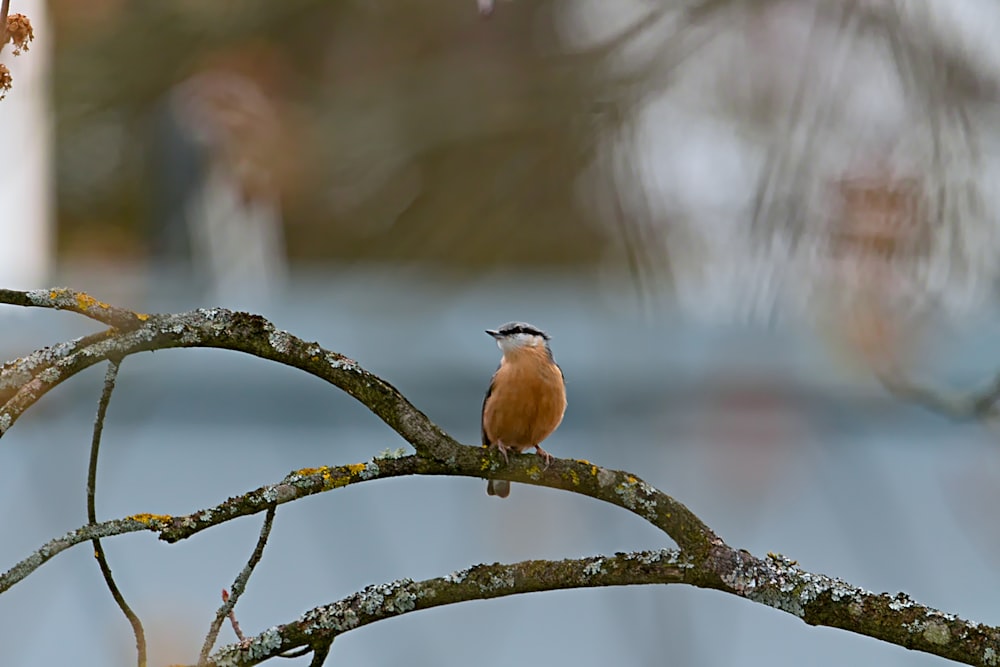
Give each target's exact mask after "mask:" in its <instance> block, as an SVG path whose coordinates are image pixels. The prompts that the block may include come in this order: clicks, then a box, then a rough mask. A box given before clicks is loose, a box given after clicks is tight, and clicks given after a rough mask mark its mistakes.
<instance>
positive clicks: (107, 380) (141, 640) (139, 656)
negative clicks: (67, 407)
mask: <svg viewBox="0 0 1000 667" xmlns="http://www.w3.org/2000/svg"><path fill="white" fill-rule="evenodd" d="M119 365H120V361H119V360H117V359H110V360H109V361H108V371H107V373H106V374H105V375H104V389H103V391H101V400H100V402H98V404H97V419H95V420H94V437H93V439H92V440H91V443H90V466H89V469H88V471H87V521H88V523H89V525H91V526H94V525H97V508H96V503H95V498H96V495H97V457H98V454H99V452H100V450H101V434H102V433H103V432H104V418H105V416H106V415H107V413H108V404H109V403H110V402H111V393H112V392H113V391H114V390H115V381H116V380H117V379H118V367H119ZM91 543H92V544H93V545H94V558H96V559H97V564H98V565H99V566H100V568H101V574H103V575H104V582H105V583H106V584H107V585H108V590H109V591H111V597H113V598H114V599H115V602H116V603H118V608H119V609H121V610H122V613H123V614H125V618H127V619H128V622H129V625H131V626H132V633H133V634H134V635H135V651H136V662H137V664H138V665H139V667H146V633H145V632H144V631H143V628H142V621H141V620H139V616H138V615H137V614H136V613H135V612H134V611H132V608H131V607H129V605H128V602H126V601H125V596H124V595H122V592H121V590H119V588H118V585H117V584H116V583H115V579H114V577H113V576H112V575H111V566H110V565H108V559H107V557H106V556H105V554H104V547H103V546H101V540H100V538H97V537H95V538H93V539H92V540H91Z"/></svg>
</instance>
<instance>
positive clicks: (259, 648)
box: [0, 291, 1000, 666]
mask: <svg viewBox="0 0 1000 667" xmlns="http://www.w3.org/2000/svg"><path fill="white" fill-rule="evenodd" d="M10 294H12V293H11V292H10V291H6V292H2V291H0V302H2V301H3V298H4V297H5V295H8V296H9V295H10ZM13 294H14V295H15V296H17V297H18V298H21V297H20V296H18V295H20V294H24V293H13ZM53 298H54V299H55V301H53V304H55V303H58V304H62V303H63V302H62V301H59V299H58V298H56V297H53ZM31 305H39V304H38V303H32V304H31ZM43 307H57V306H56V305H51V304H49V305H45V306H43ZM59 307H63V306H62V305H60V306H59ZM82 310H86V308H82ZM98 310H99V312H105V311H107V312H113V313H119V315H120V317H121V318H124V319H123V321H125V323H126V324H128V325H129V326H130V327H131V329H130V330H127V331H116V332H111V334H110V335H106V336H104V337H103V338H102V339H101V340H90V341H88V342H87V343H86V344H82V343H81V344H77V345H76V346H75V348H73V349H72V350H66V353H65V354H60V355H58V357H59V358H58V359H56V360H55V361H54V363H53V364H52V365H50V366H48V367H46V368H45V370H43V371H41V372H38V373H28V374H27V379H25V376H24V374H23V373H22V374H21V377H19V378H18V379H16V380H15V379H12V378H11V377H6V376H5V374H6V373H7V372H8V371H7V369H8V368H9V367H8V366H5V367H4V368H3V371H2V372H0V386H9V387H16V390H15V391H14V394H13V395H12V396H11V397H10V398H9V399H8V400H7V401H6V403H5V404H4V405H3V406H2V407H0V433H2V431H4V430H6V429H8V428H10V426H11V425H12V424H13V422H14V420H16V419H17V417H18V416H19V415H20V414H22V413H23V412H24V410H25V409H27V407H29V406H30V405H32V404H34V402H36V401H37V400H38V399H39V398H40V397H41V396H42V395H44V394H45V393H46V392H47V391H48V390H49V389H51V388H52V387H54V386H56V385H57V384H59V383H60V382H62V381H63V380H65V379H66V378H68V377H71V376H72V375H73V374H75V373H77V372H79V371H80V370H82V369H84V368H87V367H89V366H91V365H93V364H95V363H98V362H99V361H101V360H104V359H109V358H112V359H113V358H124V357H125V356H128V355H130V354H135V353H137V352H142V351H148V350H153V349H165V348H171V347H216V348H220V349H230V350H237V351H242V352H246V353H248V354H252V355H255V356H258V357H261V358H265V359H271V360H273V361H277V362H279V363H283V364H286V365H289V366H293V367H296V368H299V369H301V370H303V371H306V372H308V373H310V374H312V375H315V376H317V377H320V378H322V379H324V380H326V381H328V382H330V383H331V384H333V385H335V386H337V387H339V388H341V389H342V390H344V391H345V392H347V393H348V394H350V395H351V396H353V397H354V398H355V399H357V400H358V401H360V402H361V403H363V404H364V405H366V406H367V407H368V408H369V409H370V410H372V412H374V413H375V414H376V415H378V416H379V417H380V418H381V419H382V420H383V421H385V422H386V424H388V425H389V426H390V427H392V428H393V429H394V430H395V431H396V432H397V433H398V434H399V435H401V436H402V437H403V438H404V439H406V440H407V441H408V442H409V443H411V444H412V445H413V446H414V448H415V449H416V451H417V454H416V455H411V456H403V457H388V458H378V459H375V460H372V461H370V462H368V463H364V464H353V465H346V466H335V467H321V468H313V469H305V470H299V471H296V472H293V473H291V474H289V475H288V476H287V477H285V479H283V480H282V481H281V482H279V483H277V484H272V485H268V486H264V487H261V488H259V489H256V490H254V491H251V492H249V493H246V494H243V495H241V496H238V497H235V498H231V499H229V500H226V501H225V502H222V503H220V504H218V505H216V506H215V507H213V508H209V509H206V510H202V511H199V512H195V513H193V514H189V515H187V516H183V517H170V516H162V515H149V514H142V515H134V516H131V517H126V518H124V519H119V520H116V521H108V522H103V523H99V524H94V525H88V526H84V527H83V528H81V529H79V530H76V531H73V532H71V533H69V534H67V535H65V536H63V537H62V538H59V539H56V540H53V541H51V542H49V543H48V544H46V545H45V546H43V547H42V548H41V549H39V550H38V551H36V552H35V553H33V554H31V555H30V556H29V557H28V558H26V559H25V560H24V561H22V562H20V563H18V564H17V565H15V566H14V567H13V568H11V569H10V570H9V571H8V572H6V573H4V574H3V575H0V592H2V591H4V590H6V589H7V588H9V587H10V586H12V585H13V584H15V583H17V582H18V581H20V580H21V579H23V578H24V577H26V576H27V575H28V574H30V573H31V572H33V571H34V570H35V569H37V568H38V567H39V566H40V565H42V564H43V563H44V562H46V561H47V560H48V559H49V558H51V557H52V556H54V555H55V554H57V553H59V552H61V551H63V550H65V549H67V548H69V547H70V546H73V545H74V544H78V543H79V542H81V541H86V540H90V539H93V538H95V537H107V536H110V535H116V534H124V533H127V532H137V531H139V530H149V531H153V532H156V533H157V534H158V535H159V537H160V539H163V540H165V541H167V542H176V541H178V540H181V539H185V538H187V537H190V536H191V535H194V534H196V533H198V532H200V531H202V530H205V529H207V528H210V527H211V526H215V525H218V524H221V523H224V522H226V521H229V520H232V519H234V518H236V517H239V516H248V515H251V514H256V513H258V512H261V511H270V510H272V509H273V508H274V507H276V506H277V505H281V504H284V503H287V502H291V501H293V500H296V499H298V498H301V497H304V496H308V495H313V494H316V493H321V492H325V491H329V490H332V489H335V488H341V487H345V486H349V485H351V484H356V483H360V482H364V481H369V480H374V479H385V478H389V477H398V476H403V475H452V476H467V477H478V478H487V477H492V478H496V479H508V480H511V481H517V482H523V483H527V484H536V485H540V486H547V487H551V488H557V489H563V490H567V491H573V492H575V493H580V494H582V495H587V496H590V497H592V498H596V499H599V500H603V501H605V502H608V503H611V504H614V505H617V506H619V507H622V508H624V509H627V510H628V511H630V512H632V513H633V514H636V515H638V516H639V517H641V518H643V519H645V520H646V521H649V522H650V523H652V524H653V525H655V526H657V527H659V528H660V529H661V530H663V531H664V532H665V533H666V534H667V535H669V536H670V537H671V538H672V539H673V540H674V541H675V542H676V543H677V544H678V546H679V547H680V550H679V551H663V552H653V553H652V554H646V555H642V554H639V555H635V554H631V555H628V554H619V555H617V556H615V557H611V558H605V557H595V558H590V559H580V560H573V561H561V562H552V561H528V562H525V563H519V564H515V565H492V566H477V567H474V568H472V569H470V570H468V571H464V572H462V573H456V574H454V575H450V576H449V577H444V578H439V579H431V580H427V581H425V582H419V583H414V582H412V581H409V580H407V581H402V582H397V583H395V584H389V585H383V586H376V587H370V588H369V589H366V590H365V591H363V592H361V593H358V594H357V595H354V596H351V597H350V598H346V599H344V600H341V601H340V602H338V603H334V604H332V605H328V606H325V607H319V608H316V609H314V610H312V611H311V612H308V613H307V614H305V615H304V616H303V617H301V618H300V619H299V620H297V621H295V622H293V623H290V624H287V625H283V626H278V627H276V628H272V629H271V630H268V631H266V632H264V633H262V634H261V635H258V636H257V637H255V638H253V639H252V640H251V641H250V642H249V643H248V644H247V645H246V646H245V647H241V646H237V647H232V646H230V647H224V648H223V649H220V650H219V651H218V652H217V653H216V654H215V656H213V657H212V658H211V659H210V662H209V664H240V665H244V664H245V665H249V664H256V663H259V662H261V661H262V660H265V659H267V658H269V657H271V656H272V655H277V654H278V653H282V652H285V651H287V650H289V649H294V648H300V649H304V648H306V647H308V648H309V649H311V650H312V651H313V653H314V657H316V659H318V660H320V661H322V658H323V656H325V652H324V651H325V650H326V647H327V645H328V643H329V642H330V641H332V640H333V638H335V637H336V636H337V635H338V634H340V633H342V632H344V631H346V630H349V629H352V628H354V627H358V626H360V625H364V624H366V623H370V622H374V621H376V620H380V619H381V618H386V617H389V616H394V615H399V614H401V613H407V612H409V611H415V610H417V609H426V608H429V607H433V606H438V605H441V604H450V603H452V602H460V601H464V600H471V599H485V598H491V597H501V596H505V595H512V594H516V593H524V592H532V591H541V590H554V589H557V588H580V587H590V586H608V585H628V584H645V583H687V584H690V585H694V586H698V587H702V588H711V589H716V590H721V591H725V592H728V593H731V594H733V595H737V596H739V597H743V598H746V599H750V600H753V601H755V602H759V603H761V604H766V605H769V606H772V607H775V608H777V609H780V610H782V611H785V612H788V613H791V614H794V615H796V616H798V617H800V618H802V619H803V620H804V621H805V622H807V623H809V624H813V625H826V626H830V627H837V628H843V629H846V630H850V631H852V632H856V633H859V634H864V635H868V636H871V637H874V638H877V639H881V640H883V641H887V642H891V643H894V644H898V645H900V646H904V647H907V648H911V649H916V650H921V651H925V652H928V653H932V654H935V655H939V656H942V657H945V658H949V659H952V660H957V661H960V662H965V663H967V664H974V665H977V664H978V665H993V666H995V665H997V664H998V662H1000V629H998V628H993V627H988V626H983V625H979V624H976V623H972V622H969V621H964V620H961V619H959V618H957V617H956V616H954V615H951V614H945V613H942V612H940V611H937V610H934V609H931V608H928V607H925V606H923V605H920V604H918V603H916V602H913V601H912V600H910V599H909V598H907V597H906V596H905V595H896V596H894V597H892V596H889V595H887V594H875V593H871V592H869V591H866V590H864V589H861V588H857V587H854V586H851V585H849V584H847V583H845V582H843V581H841V580H838V579H832V578H830V577H826V576H824V575H817V574H812V573H809V572H806V571H804V570H801V569H800V568H798V567H796V566H795V564H794V563H793V562H792V561H788V560H785V559H783V558H781V557H769V558H767V559H759V558H756V557H754V556H752V555H751V554H749V553H747V552H745V551H742V550H739V551H738V550H735V549H733V548H732V547H730V546H728V545H727V544H725V542H723V541H722V540H721V539H720V538H719V537H718V536H717V535H715V533H714V532H712V530H711V529H710V528H709V527H708V526H706V525H705V524H704V523H703V522H702V521H701V520H700V519H699V518H698V517H697V516H695V515H694V514H693V513H692V512H691V511H690V510H689V509H687V507H685V506H684V505H683V504H681V503H680V502H678V501H676V500H675V499H673V498H672V497H670V496H669V495H667V494H665V493H663V492H661V491H658V490H656V489H655V488H653V487H652V486H650V485H649V484H647V483H646V482H644V481H642V480H641V479H639V478H638V477H637V476H635V475H632V474H630V473H628V472H624V471H616V470H609V469H606V468H602V467H599V466H596V465H593V464H591V463H589V462H587V461H572V460H568V459H556V460H555V461H554V462H553V463H552V464H551V465H550V466H548V467H547V468H546V467H542V466H540V465H539V459H538V457H537V456H534V455H529V454H521V455H513V456H511V461H510V464H509V465H505V464H502V463H501V462H500V460H499V458H498V457H494V456H493V453H492V452H491V451H490V450H488V449H486V448H482V447H469V446H465V445H461V444H459V443H458V442H456V441H455V440H454V439H452V438H451V437H450V436H448V435H447V434H446V433H445V432H444V431H442V430H441V429H440V428H439V427H437V426H436V425H435V424H434V423H433V422H431V421H430V420H429V419H428V418H427V417H426V416H425V415H424V414H423V413H422V412H420V411H419V410H417V409H416V407H414V406H413V405H412V404H411V403H410V402H409V401H407V400H406V398H404V397H403V396H402V395H401V394H400V393H399V392H398V391H397V390H396V389H395V388H394V387H392V385H390V384H389V383H387V382H385V381H384V380H382V379H381V378H378V377H377V376H375V375H372V374H371V373H369V372H367V371H365V370H364V369H363V368H361V367H360V366H359V365H358V364H357V363H356V362H354V361H353V360H351V359H348V358H347V357H344V356H343V355H340V354H337V353H335V352H331V351H329V350H325V349H324V348H322V347H320V346H319V345H318V344H316V343H307V342H305V341H303V340H301V339H299V338H296V337H295V336H292V335H291V334H289V333H287V332H284V331H280V330H278V329H276V328H275V327H274V325H272V324H271V323H270V322H268V321H267V320H265V319H264V318H262V317H259V316H256V315H250V314H247V313H234V312H231V311H228V310H223V309H211V310H204V309H202V310H197V311H193V312H190V313H183V314H179V315H151V316H148V317H145V319H141V320H140V319H136V318H137V317H138V316H135V317H133V318H132V319H129V316H128V315H121V313H129V312H130V311H118V310H116V309H112V308H111V307H110V306H108V307H107V308H105V307H103V306H98ZM119 315H115V317H114V318H112V319H118V318H119ZM133 315H134V314H133ZM102 321H104V320H102ZM105 323H107V322H105ZM19 382H20V383H21V384H18V383H19ZM2 383H7V384H6V385H4V384H2Z"/></svg>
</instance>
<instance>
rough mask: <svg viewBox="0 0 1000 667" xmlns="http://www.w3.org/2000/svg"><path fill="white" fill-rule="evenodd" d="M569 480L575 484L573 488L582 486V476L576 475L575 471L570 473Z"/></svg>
mask: <svg viewBox="0 0 1000 667" xmlns="http://www.w3.org/2000/svg"><path fill="white" fill-rule="evenodd" d="M569 480H570V481H571V482H573V486H580V476H579V475H577V474H576V471H575V470H570V471H569Z"/></svg>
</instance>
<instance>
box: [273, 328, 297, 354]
mask: <svg viewBox="0 0 1000 667" xmlns="http://www.w3.org/2000/svg"><path fill="white" fill-rule="evenodd" d="M267 344H268V345H270V346H271V349H272V350H274V351H275V352H278V353H279V354H288V350H289V348H290V347H291V344H292V336H291V334H289V333H288V332H287V331H280V330H278V329H275V330H274V331H271V332H270V333H269V334H268V336H267Z"/></svg>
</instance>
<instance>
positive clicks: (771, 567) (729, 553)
mask: <svg viewBox="0 0 1000 667" xmlns="http://www.w3.org/2000/svg"><path fill="white" fill-rule="evenodd" d="M676 583H684V584H690V585H694V586H698V587H702V588H713V589H718V590H724V591H727V592H730V593H734V594H736V595H739V596H740V597H744V598H747V599H750V600H754V601H755V602H760V603H763V604H767V605H769V606H772V607H775V608H777V609H781V610H782V611H786V612H788V613H792V614H795V615H796V616H798V617H800V618H802V620H804V621H805V622H806V623H808V624H810V625H828V626H831V627H839V628H843V629H847V630H852V631H854V632H858V633H860V634H865V635H869V636H872V637H876V638H879V639H884V640H887V641H892V642H893V643H895V644H899V645H901V646H905V647H907V648H911V649H916V650H920V651H925V652H928V653H934V654H936V655H940V656H943V657H946V658H951V659H953V660H958V661H960V662H965V663H967V664H973V665H987V664H994V665H995V664H996V660H995V656H997V655H998V653H997V650H998V644H997V641H998V631H997V629H996V628H988V627H985V626H982V625H978V624H975V623H970V622H968V621H963V620H960V619H958V618H956V617H955V616H953V615H951V614H944V613H941V612H939V611H937V610H934V609H929V608H927V607H924V606H922V605H919V604H917V603H915V602H913V601H912V600H910V599H909V598H907V597H906V596H904V595H897V596H895V597H890V596H889V595H886V594H881V595H876V594H874V593H871V592H869V591H866V590H864V589H861V588H857V587H854V586H851V585H849V584H847V583H845V582H843V581H841V580H839V579H832V578H830V577H826V576H823V575H815V574H810V573H808V572H805V571H803V570H802V569H800V568H798V567H796V566H795V565H794V564H793V563H792V562H791V561H788V560H786V559H783V558H781V557H769V558H767V559H766V560H760V559H757V558H754V557H753V556H751V555H749V554H747V553H746V552H742V551H740V552H737V551H734V550H731V549H728V548H726V549H725V550H724V552H720V554H719V557H718V558H716V559H712V560H710V561H707V562H704V563H695V562H692V561H691V560H689V559H688V558H687V557H686V556H685V555H684V553H683V552H681V551H677V550H673V549H664V550H662V551H644V552H638V553H627V554H626V553H619V554H615V555H614V556H592V557H590V558H581V559H573V560H563V561H546V560H534V561H524V562H521V563H516V564H513V565H501V564H499V563H495V564H493V565H477V566H475V567H471V568H469V569H467V570H462V571H459V572H454V573H452V574H450V575H448V576H445V577H438V578H435V579H427V580H424V581H420V582H414V581H411V580H409V579H403V580H400V581H396V582H393V583H390V584H384V585H378V586H369V587H368V588H366V589H365V590H363V591H361V592H359V593H355V594H354V595H351V596H349V597H346V598H344V599H342V600H340V601H338V602H335V603H333V604H329V605H324V606H321V607H316V608H314V609H311V610H309V611H307V612H306V613H305V614H303V615H302V616H300V617H299V618H298V619H297V620H295V621H293V622H291V623H287V624H284V625H278V626H276V627H272V628H270V629H268V630H265V631H264V632H262V633H261V634H259V635H257V636H256V637H253V638H251V639H250V640H249V641H248V642H245V643H243V644H233V645H229V646H225V647H223V648H221V649H220V650H219V651H217V652H216V653H215V655H213V656H212V657H211V659H210V660H209V663H208V664H209V665H256V664H259V663H261V662H263V661H265V660H267V659H269V658H272V657H274V656H276V655H279V654H281V653H283V652H285V651H288V650H290V649H295V648H299V647H303V646H310V647H320V646H323V645H324V643H325V642H329V641H332V640H333V639H335V638H336V637H337V636H339V635H341V634H343V633H345V632H348V631H350V630H353V629H355V628H358V627H362V626H364V625H367V624H369V623H374V622H376V621H380V620H382V619H386V618H392V617H394V616H401V615H403V614H407V613H410V612H414V611H420V610H422V609H431V608H433V607H438V606H442V605H446V604H455V603H458V602H465V601H469V600H484V599H493V598H499V597H506V596H508V595H517V594H522V593H533V592H539V591H550V590H565V589H571V588H593V587H598V586H630V585H644V584H676ZM874 619H878V622H873V620H874Z"/></svg>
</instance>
